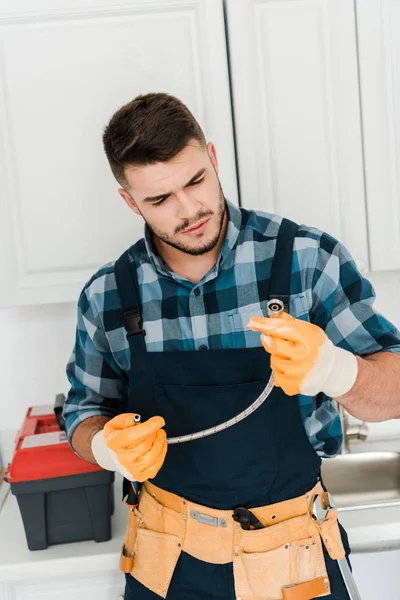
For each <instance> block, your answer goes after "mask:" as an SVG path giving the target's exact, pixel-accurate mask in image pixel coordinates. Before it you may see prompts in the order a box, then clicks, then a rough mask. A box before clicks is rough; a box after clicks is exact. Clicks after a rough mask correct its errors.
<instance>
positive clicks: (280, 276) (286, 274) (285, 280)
mask: <svg viewBox="0 0 400 600" xmlns="http://www.w3.org/2000/svg"><path fill="white" fill-rule="evenodd" d="M297 229H298V225H297V224H296V223H294V222H293V221H290V220H289V219H283V221H282V223H281V226H280V228H279V232H278V237H277V240H276V248H275V256H274V259H273V261H272V269H271V277H270V286H269V299H270V300H272V298H278V299H279V300H282V302H283V304H284V306H285V312H289V309H290V281H291V274H292V259H293V245H294V239H295V237H296V232H297Z"/></svg>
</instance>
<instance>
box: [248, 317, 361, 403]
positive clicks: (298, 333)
mask: <svg viewBox="0 0 400 600" xmlns="http://www.w3.org/2000/svg"><path fill="white" fill-rule="evenodd" d="M247 327H249V328H250V329H252V330H253V331H260V332H261V343H262V345H263V346H264V348H265V350H266V351H267V352H269V353H270V354H271V368H272V370H273V371H274V382H275V385H276V386H277V387H281V388H282V389H283V391H284V392H285V394H287V395H288V396H294V395H295V394H304V395H305V396H315V395H316V394H318V393H320V392H323V393H324V394H326V395H327V396H330V397H331V398H337V397H338V396H342V395H343V394H346V393H347V392H348V391H349V390H350V389H351V388H352V387H353V385H354V383H355V381H356V378H357V371H358V364H357V359H356V357H355V355H354V354H352V353H351V352H348V351H347V350H343V349H342V348H338V347H337V346H334V344H332V342H331V341H330V339H329V338H328V336H327V335H326V334H325V332H324V331H323V330H322V329H321V328H320V327H318V326H317V325H313V324H312V323H308V322H306V321H301V320H300V319H294V318H293V317H292V316H291V315H288V314H287V313H282V315H281V316H279V317H272V318H268V317H252V318H251V319H250V321H249V322H248V324H247Z"/></svg>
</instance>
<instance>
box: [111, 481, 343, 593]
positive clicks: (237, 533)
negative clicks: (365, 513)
mask: <svg viewBox="0 0 400 600" xmlns="http://www.w3.org/2000/svg"><path fill="white" fill-rule="evenodd" d="M316 496H320V498H321V503H322V506H323V507H328V506H329V500H328V494H326V492H324V490H323V488H322V486H321V484H320V483H317V484H316V485H315V486H314V487H313V488H312V490H310V491H309V492H308V493H307V494H305V495H304V496H299V497H297V498H293V499H291V500H286V501H284V502H278V503H276V504H270V505H268V506H261V507H258V508H252V509H251V512H252V513H253V514H254V515H255V516H256V517H257V518H258V519H259V520H260V521H261V523H262V524H263V525H264V528H263V529H253V530H244V529H242V528H241V526H240V525H239V524H238V523H236V522H235V521H234V520H233V518H232V515H233V511H232V510H216V509H213V508H208V507H206V506H202V505H200V504H195V503H193V502H189V501H188V500H186V499H185V498H182V497H180V496H176V495H175V494H171V493H170V492H166V491H165V490H162V489H160V488H157V487H156V486H154V485H153V484H151V483H150V482H146V483H145V484H144V485H143V486H142V491H141V493H140V501H139V507H138V508H136V507H130V510H129V517H128V528H127V533H126V539H125V543H124V545H123V547H122V553H121V561H120V568H121V570H122V571H123V572H124V573H131V574H132V575H133V577H135V578H136V579H137V580H138V581H140V582H141V583H142V584H143V585H145V586H146V587H147V588H149V589H150V590H152V591H153V592H155V593H156V594H158V595H159V596H162V597H164V598H165V596H166V595H167V592H168V588H169V585H170V582H171V579H172V575H173V573H174V570H175V566H176V563H177V561H178V558H179V556H180V553H181V552H182V550H183V551H184V552H187V553H188V554H190V555H191V556H194V557H195V558H197V559H199V560H202V561H206V562H210V563H215V564H224V563H230V562H233V572H234V580H235V591H236V597H237V599H238V600H239V599H240V600H309V599H310V598H315V597H319V596H321V597H322V596H327V595H329V594H330V585H329V579H328V577H327V572H326V566H325V560H324V556H323V551H322V543H321V539H322V540H323V542H324V544H325V546H326V548H327V550H328V552H329V555H330V556H331V558H333V559H339V558H343V557H344V556H345V552H344V548H343V544H342V540H341V536H340V530H339V527H338V522H337V511H335V510H329V511H328V512H327V514H326V518H325V519H324V520H323V522H322V523H321V522H318V521H316V520H314V519H313V517H312V508H313V501H314V499H315V497H316Z"/></svg>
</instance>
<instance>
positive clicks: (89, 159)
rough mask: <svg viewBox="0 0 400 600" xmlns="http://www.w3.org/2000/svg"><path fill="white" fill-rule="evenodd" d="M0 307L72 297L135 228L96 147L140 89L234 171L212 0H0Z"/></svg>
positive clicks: (218, 5)
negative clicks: (185, 116)
mask: <svg viewBox="0 0 400 600" xmlns="http://www.w3.org/2000/svg"><path fill="white" fill-rule="evenodd" d="M0 55H1V60H0V272H1V274H2V275H1V284H0V307H1V306H19V305H27V304H41V303H50V302H65V301H76V300H77V297H78V294H79V292H80V290H81V288H82V286H83V284H84V283H85V282H86V281H87V280H88V279H89V277H90V276H91V275H92V274H93V272H94V271H95V270H96V269H97V268H98V267H99V266H101V265H102V264H104V263H106V262H108V261H110V260H114V259H115V258H117V257H118V256H119V254H120V253H122V252H123V251H124V250H125V249H126V248H127V247H129V246H130V245H131V244H133V243H134V242H135V241H136V239H138V238H139V237H141V236H142V232H143V221H142V219H141V218H140V217H137V216H136V215H134V213H133V212H132V211H130V210H129V209H128V207H127V206H126V205H125V203H124V202H123V200H121V198H120V197H119V196H118V194H117V191H116V190H117V187H118V186H117V184H116V182H115V181H114V179H113V177H112V175H111V172H110V169H109V166H108V163H107V161H106V158H105V156H104V154H103V149H102V140H101V135H102V130H103V128H104V126H105V124H106V123H107V122H108V119H109V118H110V117H111V115H112V114H113V112H114V111H115V110H116V109H117V108H118V107H119V106H121V105H122V104H124V103H126V102H128V101H129V100H131V99H132V98H133V97H134V96H136V95H137V94H140V93H147V92H151V91H163V92H169V93H172V94H174V95H176V96H178V97H180V98H181V99H182V100H183V101H184V102H185V103H186V104H187V105H188V106H189V108H190V109H191V110H192V112H193V113H194V115H195V116H196V118H197V119H198V120H199V122H200V125H201V126H202V127H203V129H204V131H205V134H206V137H207V138H208V139H209V140H210V141H213V142H214V143H215V145H216V148H217V151H218V154H219V159H220V176H221V182H222V185H223V187H224V191H225V194H226V196H227V197H228V198H230V200H232V201H233V202H236V203H237V183H236V170H235V157H234V144H233V133H232V118H231V104H230V93H229V78H228V69H227V54H226V44H225V30H224V18H223V6H222V0H183V1H182V0H146V1H144V0H129V2H127V1H125V2H118V3H113V2H112V1H111V0H84V1H82V0H34V2H32V0H13V2H9V1H8V0H0Z"/></svg>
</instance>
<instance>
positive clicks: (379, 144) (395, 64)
mask: <svg viewBox="0 0 400 600" xmlns="http://www.w3.org/2000/svg"><path fill="white" fill-rule="evenodd" d="M357 25H358V40H359V62H360V85H361V104H362V117H363V118H362V122H363V134H364V152H365V177H366V192H367V203H368V215H369V219H368V225H369V237H370V245H371V265H372V269H373V270H375V271H387V270H395V269H399V268H400V188H399V185H400V160H399V153H400V37H399V28H400V3H399V2H398V0H357Z"/></svg>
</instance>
